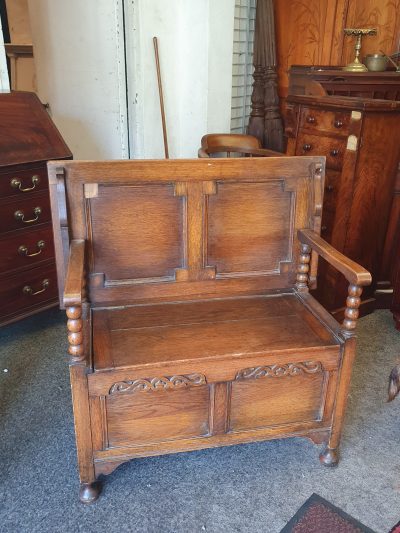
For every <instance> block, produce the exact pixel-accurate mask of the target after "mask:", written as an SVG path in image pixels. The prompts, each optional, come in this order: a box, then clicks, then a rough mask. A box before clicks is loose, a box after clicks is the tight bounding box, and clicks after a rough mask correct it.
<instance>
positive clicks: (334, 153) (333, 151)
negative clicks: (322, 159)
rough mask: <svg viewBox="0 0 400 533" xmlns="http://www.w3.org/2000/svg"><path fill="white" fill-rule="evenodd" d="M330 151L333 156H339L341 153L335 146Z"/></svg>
mask: <svg viewBox="0 0 400 533" xmlns="http://www.w3.org/2000/svg"><path fill="white" fill-rule="evenodd" d="M330 153H331V156H332V157H337V156H338V155H339V150H337V149H336V148H335V149H334V150H331V152H330Z"/></svg>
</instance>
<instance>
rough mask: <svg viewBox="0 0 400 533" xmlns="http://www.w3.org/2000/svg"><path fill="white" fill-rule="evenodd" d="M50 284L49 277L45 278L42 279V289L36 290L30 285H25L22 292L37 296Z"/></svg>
mask: <svg viewBox="0 0 400 533" xmlns="http://www.w3.org/2000/svg"><path fill="white" fill-rule="evenodd" d="M49 285H50V280H49V279H44V280H43V281H42V289H39V290H38V291H34V290H33V289H32V287H31V286H30V285H25V287H24V288H23V289H22V292H23V293H24V294H29V296H36V295H37V294H42V292H44V291H45V290H46V289H47V288H48V287H49Z"/></svg>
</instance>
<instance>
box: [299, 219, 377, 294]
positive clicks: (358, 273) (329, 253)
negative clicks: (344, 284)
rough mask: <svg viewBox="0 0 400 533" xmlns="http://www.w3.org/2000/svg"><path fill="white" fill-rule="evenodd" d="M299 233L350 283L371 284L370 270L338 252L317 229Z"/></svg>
mask: <svg viewBox="0 0 400 533" xmlns="http://www.w3.org/2000/svg"><path fill="white" fill-rule="evenodd" d="M297 235H298V238H299V241H300V242H301V243H303V244H308V245H309V246H311V248H312V249H313V250H315V251H316V252H317V253H318V254H319V255H320V256H321V257H323V258H324V259H326V261H328V263H330V264H331V265H332V266H334V267H335V268H336V269H337V270H338V271H339V272H341V273H342V274H343V275H344V276H345V278H346V279H347V280H348V282H349V283H351V284H352V285H358V286H366V285H371V282H372V277H371V274H370V273H369V272H368V270H366V269H365V268H364V267H362V266H360V265H359V264H358V263H356V262H355V261H352V260H351V259H349V258H348V257H346V256H345V255H343V254H341V253H340V252H338V251H337V250H336V249H335V248H334V247H333V246H331V245H330V244H328V243H327V242H326V241H324V239H322V237H320V236H319V235H318V234H317V233H315V231H312V230H309V229H301V230H299V231H298V233H297Z"/></svg>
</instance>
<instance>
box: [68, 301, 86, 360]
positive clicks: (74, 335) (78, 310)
mask: <svg viewBox="0 0 400 533" xmlns="http://www.w3.org/2000/svg"><path fill="white" fill-rule="evenodd" d="M66 312H67V317H68V321H67V328H68V342H69V348H68V353H69V354H70V356H71V361H70V362H71V364H74V363H81V362H82V361H83V360H84V359H85V354H84V350H83V333H82V307H80V306H73V307H67V309H66Z"/></svg>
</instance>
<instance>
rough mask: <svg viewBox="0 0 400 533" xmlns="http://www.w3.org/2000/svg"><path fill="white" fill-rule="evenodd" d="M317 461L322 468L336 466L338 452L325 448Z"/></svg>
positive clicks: (334, 449) (335, 449)
mask: <svg viewBox="0 0 400 533" xmlns="http://www.w3.org/2000/svg"><path fill="white" fill-rule="evenodd" d="M319 460H320V461H321V464H323V465H324V466H337V465H338V464H339V452H338V450H337V448H329V446H327V447H326V448H325V450H324V451H323V452H322V453H321V454H320V456H319Z"/></svg>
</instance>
